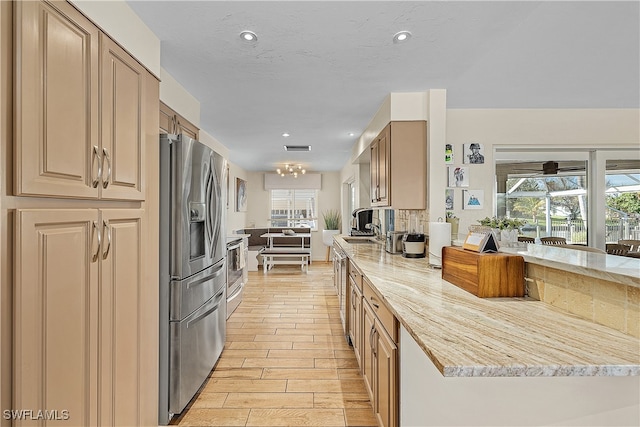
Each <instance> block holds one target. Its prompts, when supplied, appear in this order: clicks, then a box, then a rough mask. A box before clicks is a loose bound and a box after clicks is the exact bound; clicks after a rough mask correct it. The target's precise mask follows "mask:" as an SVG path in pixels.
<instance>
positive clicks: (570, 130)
mask: <svg viewBox="0 0 640 427" xmlns="http://www.w3.org/2000/svg"><path fill="white" fill-rule="evenodd" d="M446 142H447V143H449V144H452V145H453V150H454V159H455V165H458V166H459V165H462V144H465V143H470V142H479V143H481V144H484V155H485V163H484V164H483V165H467V166H469V177H470V187H469V188H470V189H482V190H484V195H485V203H486V206H485V209H483V210H470V211H469V210H467V211H464V210H462V209H461V206H462V189H460V188H456V189H455V210H454V211H455V213H456V215H457V216H459V217H460V230H461V233H462V232H464V231H463V230H467V227H468V226H469V225H472V224H474V225H475V224H477V220H478V219H480V218H484V217H485V216H493V215H494V200H493V194H494V188H495V177H494V174H495V168H494V164H493V163H494V149H495V148H496V147H515V148H517V147H520V148H522V147H523V146H527V147H534V148H542V149H544V148H545V147H546V148H548V149H550V150H553V149H559V148H571V147H575V148H576V149H585V148H589V147H591V148H603V147H619V148H630V149H636V150H637V149H638V147H639V144H640V113H639V111H638V110H635V109H634V110H632V109H510V110H506V109H459V110H458V109H448V110H447V111H446ZM431 143H432V141H430V144H431ZM430 152H432V153H434V155H433V156H431V159H430V160H429V166H430V168H439V169H442V164H443V163H444V161H443V160H442V159H443V157H444V147H439V146H432V147H431V151H430ZM442 170H444V169H442ZM442 173H443V174H444V173H446V172H442ZM430 176H431V174H430ZM430 184H431V185H430V190H429V191H430V200H432V202H433V203H432V204H431V209H432V210H433V209H434V205H436V204H437V203H440V204H444V201H443V200H444V188H443V187H442V186H437V185H433V183H430ZM437 200H441V202H437Z"/></svg>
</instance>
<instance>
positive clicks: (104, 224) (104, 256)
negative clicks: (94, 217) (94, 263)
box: [102, 220, 113, 259]
mask: <svg viewBox="0 0 640 427" xmlns="http://www.w3.org/2000/svg"><path fill="white" fill-rule="evenodd" d="M102 229H103V230H104V235H105V237H106V238H107V247H106V249H105V250H104V252H103V253H102V259H107V256H108V255H109V250H110V249H111V231H112V229H113V227H111V226H110V225H109V224H108V223H107V221H104V220H103V221H102Z"/></svg>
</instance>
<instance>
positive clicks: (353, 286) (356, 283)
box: [347, 261, 362, 367]
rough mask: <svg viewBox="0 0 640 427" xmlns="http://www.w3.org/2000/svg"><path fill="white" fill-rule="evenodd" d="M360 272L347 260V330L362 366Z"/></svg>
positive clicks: (359, 363)
mask: <svg viewBox="0 0 640 427" xmlns="http://www.w3.org/2000/svg"><path fill="white" fill-rule="evenodd" d="M361 288H362V274H361V273H360V271H359V270H358V268H357V267H356V266H355V264H354V263H353V262H351V261H349V290H348V291H347V293H348V294H349V301H348V304H349V315H348V321H347V328H348V329H347V332H348V334H349V338H350V339H351V345H352V346H353V351H354V353H355V355H356V359H357V360H358V366H360V367H362V362H361V352H362V289H361Z"/></svg>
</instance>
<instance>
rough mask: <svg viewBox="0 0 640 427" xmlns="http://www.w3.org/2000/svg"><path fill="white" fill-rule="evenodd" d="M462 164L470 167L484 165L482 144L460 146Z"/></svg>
mask: <svg viewBox="0 0 640 427" xmlns="http://www.w3.org/2000/svg"><path fill="white" fill-rule="evenodd" d="M462 157H463V163H465V164H472V165H481V164H484V147H483V145H482V144H480V143H477V142H472V143H470V144H464V145H463V146H462Z"/></svg>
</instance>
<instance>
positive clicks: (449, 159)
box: [444, 144, 453, 165]
mask: <svg viewBox="0 0 640 427" xmlns="http://www.w3.org/2000/svg"><path fill="white" fill-rule="evenodd" d="M444 163H445V164H447V165H450V164H453V145H451V144H445V145H444Z"/></svg>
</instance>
